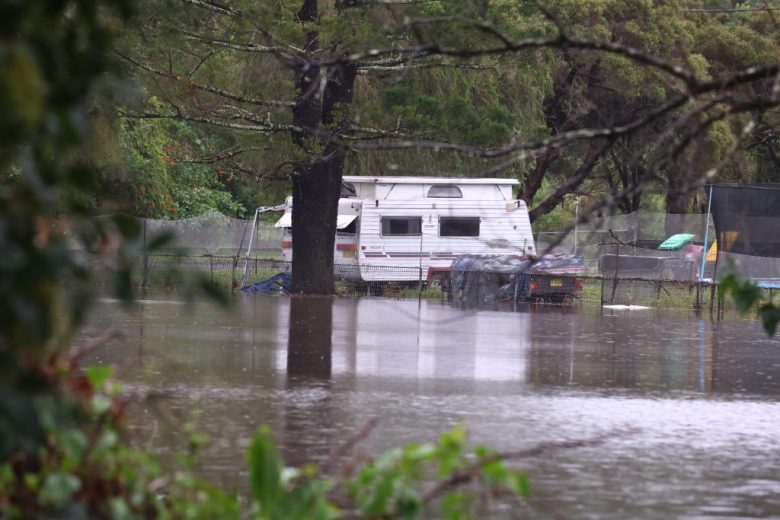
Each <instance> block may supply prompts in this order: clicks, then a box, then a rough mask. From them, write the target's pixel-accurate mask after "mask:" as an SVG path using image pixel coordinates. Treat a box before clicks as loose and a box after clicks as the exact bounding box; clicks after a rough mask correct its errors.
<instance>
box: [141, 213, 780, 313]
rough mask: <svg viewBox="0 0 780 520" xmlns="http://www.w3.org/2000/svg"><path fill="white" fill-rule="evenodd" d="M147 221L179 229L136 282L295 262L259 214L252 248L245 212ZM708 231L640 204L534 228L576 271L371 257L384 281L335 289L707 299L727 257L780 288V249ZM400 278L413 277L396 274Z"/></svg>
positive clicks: (489, 301)
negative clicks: (717, 248)
mask: <svg viewBox="0 0 780 520" xmlns="http://www.w3.org/2000/svg"><path fill="white" fill-rule="evenodd" d="M141 223H142V225H143V229H144V237H150V238H149V239H151V237H153V236H154V235H156V234H158V233H161V232H168V233H170V234H172V235H173V236H174V237H175V238H174V242H173V244H171V245H170V247H169V249H167V250H163V251H159V252H157V253H155V254H147V255H144V256H143V257H141V258H138V261H137V262H136V264H135V265H136V268H135V270H134V272H133V282H134V283H135V284H136V285H138V286H141V287H145V288H160V289H171V288H176V287H179V286H181V285H182V284H183V283H185V280H186V278H188V277H191V276H192V275H198V276H206V277H207V278H209V279H211V280H212V281H214V282H215V283H218V284H219V285H222V286H224V287H227V288H232V289H235V290H238V289H240V288H241V286H242V285H248V284H251V283H255V282H258V281H261V280H264V279H267V278H269V277H271V276H272V275H274V274H278V273H289V272H290V270H291V269H290V265H289V264H286V263H285V262H283V261H282V255H281V248H280V245H281V241H282V239H283V232H282V230H281V229H278V228H275V227H274V226H273V224H272V223H270V222H259V223H258V224H257V226H256V227H255V228H254V230H255V236H254V240H253V241H252V244H251V250H250V240H249V237H250V235H251V230H252V225H253V224H252V222H251V221H248V220H240V219H233V218H230V217H226V216H224V215H221V214H219V213H211V214H207V215H203V216H201V217H197V218H192V219H184V220H177V221H174V220H151V219H142V221H141ZM708 228H709V231H708ZM671 231H674V232H687V233H689V234H691V235H693V239H692V241H691V243H690V244H688V245H687V246H685V247H683V248H680V249H678V250H673V251H670V250H659V249H658V245H659V244H660V243H661V242H662V241H663V240H664V239H665V238H667V237H668V234H669V233H670V232H671ZM707 234H709V236H710V237H712V236H714V229H713V227H712V222H711V219H710V220H709V221H708V219H707V218H706V215H666V214H663V213H647V212H643V213H634V214H631V215H620V216H611V217H604V218H598V219H593V220H592V221H591V222H589V223H587V224H583V225H579V226H578V227H577V228H576V229H575V231H574V232H571V233H568V234H562V233H556V232H540V233H538V234H537V235H536V239H537V251H538V252H540V253H543V252H546V253H548V254H561V255H565V254H575V253H576V254H577V255H578V256H580V257H582V259H583V261H584V265H585V268H584V270H582V271H581V272H578V273H577V274H576V276H569V275H560V274H557V275H549V276H547V275H535V277H534V279H533V280H531V279H530V278H528V277H526V278H523V280H522V283H521V282H520V281H518V280H509V279H496V277H490V276H486V275H484V274H480V273H474V275H473V276H470V277H467V278H468V283H465V282H463V281H460V282H457V283H455V284H453V282H452V281H451V280H450V279H449V276H447V275H446V274H443V275H441V276H439V277H438V278H437V279H435V280H432V283H428V280H427V270H426V269H424V268H398V267H384V266H371V270H372V275H373V276H371V278H379V279H380V280H382V281H376V282H366V281H363V280H362V279H361V277H360V275H359V271H358V269H357V266H354V267H338V268H337V269H336V272H335V275H336V279H337V291H338V293H339V294H342V295H345V296H357V295H385V296H390V297H403V298H407V297H408V298H417V297H421V296H423V297H428V298H442V299H450V300H453V301H460V302H464V303H468V304H479V305H504V304H507V303H511V304H514V303H518V302H540V303H566V304H571V303H592V304H600V305H643V306H650V307H661V308H664V307H666V308H690V309H696V308H702V309H710V308H717V306H718V303H717V301H716V300H717V298H716V291H715V285H713V283H712V279H714V278H715V276H714V275H715V272H716V270H719V269H723V268H724V266H726V265H729V264H734V265H735V266H736V268H737V269H738V270H739V271H740V272H742V273H744V274H746V275H748V276H750V277H752V278H754V279H756V280H758V281H760V282H761V283H762V285H763V286H764V287H766V290H767V291H772V292H773V291H776V290H780V289H776V288H780V259H775V258H758V257H749V256H744V255H735V254H723V253H721V255H720V256H719V258H718V261H717V263H716V262H715V261H714V260H715V257H714V256H713V255H712V254H708V251H707V250H705V247H704V244H703V241H704V237H705V235H707ZM144 250H145V248H144ZM710 253H711V252H710ZM420 267H422V263H421V264H420ZM245 273H246V275H245ZM244 278H245V279H244ZM398 279H406V280H413V281H407V282H398V281H391V280H398ZM242 282H243V283H242ZM458 283H459V284H460V286H458ZM507 285H508V286H509V287H504V286H507ZM532 285H533V288H532V287H531V286H532ZM502 288H503V289H502ZM272 289H274V290H281V287H276V288H272ZM272 292H273V291H272ZM510 293H511V294H510Z"/></svg>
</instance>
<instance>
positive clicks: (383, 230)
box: [379, 215, 422, 237]
mask: <svg viewBox="0 0 780 520" xmlns="http://www.w3.org/2000/svg"><path fill="white" fill-rule="evenodd" d="M391 220H406V221H410V222H411V221H414V220H416V221H417V222H418V226H417V232H416V233H414V232H413V233H389V232H388V231H389V230H390V227H389V226H390V224H389V221H391ZM385 221H388V226H387V228H385ZM379 233H380V235H381V236H383V237H419V236H422V216H416V215H408V216H406V215H405V216H400V215H399V216H392V217H390V216H383V217H380V218H379Z"/></svg>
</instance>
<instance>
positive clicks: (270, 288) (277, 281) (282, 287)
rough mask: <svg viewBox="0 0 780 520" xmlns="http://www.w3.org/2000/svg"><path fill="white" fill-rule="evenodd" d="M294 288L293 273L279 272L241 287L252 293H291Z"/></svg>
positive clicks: (244, 290)
mask: <svg viewBox="0 0 780 520" xmlns="http://www.w3.org/2000/svg"><path fill="white" fill-rule="evenodd" d="M291 290H292V275H290V274H288V273H278V274H275V275H273V276H272V277H270V278H268V279H266V280H263V281H261V282H255V283H253V284H251V285H247V286H245V287H242V288H241V291H243V292H246V293H252V294H289V293H290V291H291Z"/></svg>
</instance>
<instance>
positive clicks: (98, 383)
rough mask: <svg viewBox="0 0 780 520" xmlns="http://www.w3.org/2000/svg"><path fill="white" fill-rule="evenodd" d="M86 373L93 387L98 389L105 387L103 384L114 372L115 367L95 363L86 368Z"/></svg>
mask: <svg viewBox="0 0 780 520" xmlns="http://www.w3.org/2000/svg"><path fill="white" fill-rule="evenodd" d="M84 373H85V374H86V376H87V379H88V380H89V383H90V384H91V385H92V388H94V389H96V390H97V389H100V388H103V384H104V383H105V382H106V381H107V380H108V378H109V377H111V375H112V374H113V373H114V367H113V366H111V365H93V366H91V367H87V368H85V369H84Z"/></svg>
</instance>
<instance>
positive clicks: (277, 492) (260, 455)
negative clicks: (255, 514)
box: [247, 426, 283, 518]
mask: <svg viewBox="0 0 780 520" xmlns="http://www.w3.org/2000/svg"><path fill="white" fill-rule="evenodd" d="M247 457H248V459H249V482H250V487H251V489H252V496H254V498H255V499H256V500H257V501H258V502H260V507H261V513H262V516H263V517H264V518H271V515H272V514H273V512H274V510H275V509H276V505H277V503H278V501H279V499H280V497H281V495H282V491H283V490H282V488H281V486H280V484H279V482H280V477H281V469H280V466H281V463H280V458H279V453H278V452H277V450H276V444H275V443H274V440H273V437H272V436H271V432H270V430H269V428H268V427H267V426H263V427H262V428H260V431H259V432H258V434H257V436H256V437H255V439H254V440H253V441H252V445H251V446H250V447H249V452H248V453H247Z"/></svg>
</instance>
